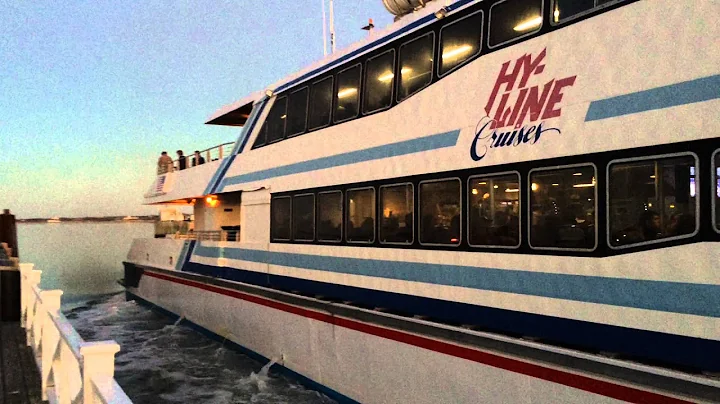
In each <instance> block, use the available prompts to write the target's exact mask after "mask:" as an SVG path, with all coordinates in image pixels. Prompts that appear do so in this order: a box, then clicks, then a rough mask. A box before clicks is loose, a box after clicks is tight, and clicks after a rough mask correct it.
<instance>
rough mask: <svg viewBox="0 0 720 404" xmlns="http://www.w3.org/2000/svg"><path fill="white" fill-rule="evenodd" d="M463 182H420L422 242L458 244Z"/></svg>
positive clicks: (456, 180) (455, 179)
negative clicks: (461, 184) (461, 183)
mask: <svg viewBox="0 0 720 404" xmlns="http://www.w3.org/2000/svg"><path fill="white" fill-rule="evenodd" d="M460 189H461V186H460V179H457V178H454V179H448V180H440V181H428V182H421V183H420V195H419V196H420V243H421V244H437V245H459V244H460V231H461V230H460V224H461V214H462V204H461V202H460V201H461V194H460Z"/></svg>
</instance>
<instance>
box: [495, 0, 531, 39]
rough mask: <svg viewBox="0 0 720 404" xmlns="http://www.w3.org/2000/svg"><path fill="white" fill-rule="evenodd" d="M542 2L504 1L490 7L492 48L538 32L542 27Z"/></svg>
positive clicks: (528, 0)
mask: <svg viewBox="0 0 720 404" xmlns="http://www.w3.org/2000/svg"><path fill="white" fill-rule="evenodd" d="M542 21H543V17H542V0H504V1H500V2H497V3H495V4H493V5H492V7H490V38H489V42H488V43H489V45H490V47H491V48H493V47H495V46H498V45H502V44H504V43H506V42H509V41H512V40H514V39H518V38H521V37H524V36H526V35H530V34H532V33H535V32H537V31H538V30H539V29H540V27H541V26H542Z"/></svg>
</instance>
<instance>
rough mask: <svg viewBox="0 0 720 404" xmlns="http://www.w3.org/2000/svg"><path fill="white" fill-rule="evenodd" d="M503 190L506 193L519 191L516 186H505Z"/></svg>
mask: <svg viewBox="0 0 720 404" xmlns="http://www.w3.org/2000/svg"><path fill="white" fill-rule="evenodd" d="M533 191H534V190H533ZM505 192H507V193H510V192H520V190H519V189H517V188H505Z"/></svg>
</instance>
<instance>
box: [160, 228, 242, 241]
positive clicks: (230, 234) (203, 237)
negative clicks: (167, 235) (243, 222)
mask: <svg viewBox="0 0 720 404" xmlns="http://www.w3.org/2000/svg"><path fill="white" fill-rule="evenodd" d="M171 236H172V238H174V239H177V240H198V241H231V242H239V241H240V230H201V231H193V232H190V233H186V234H175V235H171Z"/></svg>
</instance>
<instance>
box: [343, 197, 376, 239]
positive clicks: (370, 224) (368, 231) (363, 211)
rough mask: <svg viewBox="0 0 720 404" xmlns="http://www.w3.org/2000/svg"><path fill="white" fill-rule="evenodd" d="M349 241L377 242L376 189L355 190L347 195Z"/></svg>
mask: <svg viewBox="0 0 720 404" xmlns="http://www.w3.org/2000/svg"><path fill="white" fill-rule="evenodd" d="M346 195H347V201H348V202H347V212H348V215H347V224H346V226H347V233H346V234H347V241H350V242H367V243H371V242H373V241H374V240H375V189H373V188H366V189H353V190H348V191H347V193H346Z"/></svg>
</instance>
